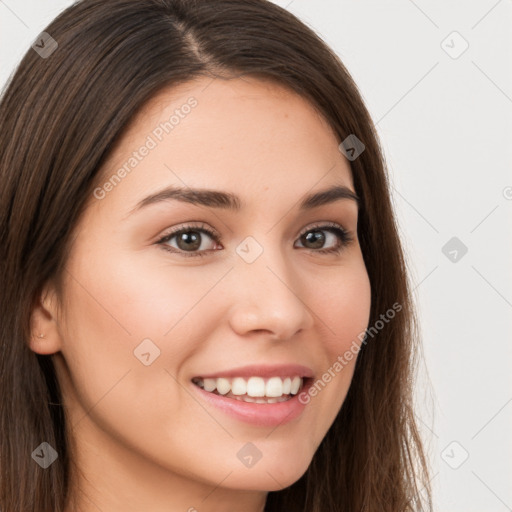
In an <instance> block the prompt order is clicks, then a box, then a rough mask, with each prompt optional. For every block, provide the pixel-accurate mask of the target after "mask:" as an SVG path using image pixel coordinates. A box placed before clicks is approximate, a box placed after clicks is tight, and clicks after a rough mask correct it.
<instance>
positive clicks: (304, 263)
mask: <svg viewBox="0 0 512 512" xmlns="http://www.w3.org/2000/svg"><path fill="white" fill-rule="evenodd" d="M172 116H173V117H172ZM166 123H167V124H166ZM339 142H340V141H339V140H337V138H336V136H335V135H334V134H333V132H332V131H331V129H330V128H329V126H328V125H327V123H326V122H325V121H324V120H323V119H322V118H321V117H320V116H319V115H318V114H317V113H316V111H315V110H314V109H313V108H312V107H311V105H310V104H309V103H308V102H306V101H305V100H304V99H302V98H301V97H299V96H298V95H295V94H293V93H291V92H288V91H286V90H284V89H282V88H280V87H279V86H276V85H272V84H270V83H268V82H263V81H260V80H257V79H255V78H244V79H240V78H237V79H232V80H221V79H216V80H213V82H212V81H211V79H206V78H205V79H201V80H197V81H195V82H189V83H187V84H182V85H180V86H179V87H175V88H173V89H168V90H166V91H164V92H161V93H160V94H159V95H158V96H156V97H155V98H153V99H152V100H151V101H150V102H149V103H148V104H147V105H146V107H145V108H144V109H143V111H141V113H140V114H139V115H138V116H137V117H136V119H135V121H134V122H133V123H132V124H131V125H130V127H129V130H128V131H127V132H126V133H125V135H124V136H123V138H122V139H121V140H120V143H119V144H118V145H117V146H116V148H115V151H114V152H113V153H112V154H111V155H110V158H109V159H108V161H107V162H106V163H105V165H104V166H103V169H102V171H103V172H104V174H103V178H102V180H101V182H100V183H99V185H98V188H97V189H96V190H95V192H94V197H91V199H90V202H89V205H88V208H87V209H86V211H85V213H84V215H83V217H82V218H81V220H80V222H79V224H78V226H77V228H76V231H75V239H74V245H73V247H72V250H71V253H70V256H69V259H68V261H67V264H66V270H65V272H64V286H63V294H62V296H61V297H58V298H57V299H58V303H59V304H60V307H61V311H60V313H59V314H58V315H56V317H55V333H54V334H52V332H53V331H51V330H49V331H47V332H48V336H46V340H47V345H46V347H48V349H47V350H48V352H51V351H54V352H56V353H55V356H54V360H55V364H56V367H57V371H58V376H59V380H60V382H61V385H62V387H63V392H64V402H65V404H66V406H67V407H68V409H69V415H70V425H71V426H72V428H73V436H74V438H75V439H76V441H77V446H78V449H79V455H78V458H77V462H78V464H79V466H80V467H81V468H82V469H83V470H84V471H85V472H86V474H88V475H91V476H90V478H91V479H94V478H97V480H95V481H94V482H95V484H94V486H95V487H96V488H100V487H101V486H102V485H107V484H105V482H110V483H109V484H108V488H109V489H117V488H118V486H119V485H123V486H125V487H126V489H128V490H129V491H130V492H131V491H132V490H133V489H135V488H137V486H139V485H144V486H146V487H147V488H148V489H151V488H152V486H153V489H154V486H157V485H158V483H160V486H162V485H163V482H164V481H165V482H167V486H166V491H168V492H171V491H172V492H173V493H176V492H177V490H176V487H175V486H174V488H172V489H171V488H170V487H172V486H170V485H168V483H169V482H171V481H173V480H172V479H173V478H174V479H176V480H175V481H176V482H177V481H180V482H181V483H182V486H180V490H179V492H182V493H186V492H188V491H187V490H186V489H187V485H188V484H191V485H192V483H193V485H201V486H205V488H207V489H210V490H212V489H213V488H215V487H216V486H218V489H217V491H216V492H220V491H219V489H223V490H226V489H233V490H235V489H238V490H253V491H269V490H276V489H281V488H283V487H286V486H289V485H291V484H292V483H293V482H295V481H296V480H297V479H299V478H300V476H301V475H302V474H303V473H304V472H305V471H306V469H307V467H308V465H309V464H310V462H311V459H312V457H313V454H314V453H315V451H316V449H317V448H318V446H319V444H320V442H321V441H322V439H323V437H324V436H325V435H326V433H327V431H328V429H329V427H330V426H331V424H332V423H333V421H334V419H335V417H336V415H337V413H338V411H339V410H340V408H341V406H342V403H343V401H344V398H345V396H346V393H347V390H348V388H349V385H350V382H351V378H352V375H353V370H354V365H355V361H356V358H355V357H354V358H353V359H352V360H351V361H346V363H345V364H344V365H342V366H343V368H342V369H341V370H339V365H336V364H335V363H336V362H337V361H339V357H343V354H344V353H345V352H346V351H347V350H349V349H350V348H351V346H352V347H353V346H354V340H355V341H357V342H358V343H359V341H358V335H359V334H360V333H361V332H362V331H364V330H365V329H366V327H367V325H368V320H369V311H370V285H369V279H368V275H367V272H366V268H365V264H364V261H363V257H362V254H361V249H360V246H359V242H358V239H357V220H358V208H357V203H356V201H355V200H354V199H352V198H350V197H348V196H347V194H343V193H342V194H339V193H338V194H331V195H324V196H320V197H319V198H317V200H316V201H309V202H308V203H307V204H306V205H305V206H304V205H303V204H302V203H303V202H304V201H305V200H306V198H307V197H308V196H310V195H312V194H317V193H319V192H322V191H326V190H327V189H330V188H332V187H346V189H348V190H351V191H354V187H353V181H352V177H351V170H350V167H349V164H348V162H347V161H346V159H345V157H344V156H343V155H342V153H341V152H340V150H339V149H338V145H339ZM141 148H142V149H141ZM144 148H146V149H144ZM123 166H124V172H123V171H119V169H122V168H123ZM109 180H110V181H109ZM105 184H106V185H105ZM109 184H110V185H109ZM178 188H179V189H180V190H182V196H181V199H180V196H179V195H176V194H175V193H173V192H171V190H172V189H178ZM192 189H194V190H196V189H197V190H198V191H199V193H197V194H192ZM206 190H209V191H212V190H214V191H217V193H218V194H217V195H213V194H208V195H207V194H205V193H204V191H206ZM220 194H222V196H221V195H220ZM225 195H226V197H228V198H229V199H230V201H228V200H227V199H226V198H225V197H224V196H225ZM234 197H236V198H237V199H236V201H233V199H232V198H234ZM231 203H235V204H231ZM234 206H237V208H235V207H234ZM338 228H342V229H344V230H345V231H346V232H347V237H345V236H344V235H343V234H341V235H340V233H342V232H340V231H337V230H338ZM176 230H181V234H174V235H173V231H176ZM208 232H211V233H212V234H209V233H208ZM347 240H348V241H347ZM322 251H323V252H322ZM329 251H330V252H329ZM39 325H40V326H41V325H42V324H39ZM43 328H44V327H43ZM52 343H53V345H52ZM50 347H53V349H52V350H50ZM41 351H42V350H41ZM334 367H336V368H338V371H333V370H332V368H334ZM329 369H331V374H330V379H328V378H327V377H322V376H323V375H324V373H325V372H327V371H328V370H329ZM217 377H219V378H222V377H223V378H227V381H226V380H225V379H221V380H216V378H217ZM235 377H239V378H238V379H236V384H235V383H234V380H233V379H234V378H235ZM251 377H252V378H251ZM272 377H274V378H272ZM276 377H277V379H276ZM280 377H281V378H282V379H279V378H280ZM286 377H288V378H289V379H290V380H289V381H288V382H287V381H286ZM294 377H309V379H307V380H305V384H306V386H310V385H311V384H314V383H315V382H316V381H320V382H322V385H318V384H317V387H318V388H319V391H318V392H317V393H316V394H314V393H311V394H310V393H308V394H307V400H306V399H304V397H306V395H305V394H303V395H301V396H302V399H301V400H299V399H298V397H297V396H295V398H292V399H290V400H288V399H289V397H290V393H291V391H293V389H292V390H290V384H291V385H292V388H293V385H294V383H293V381H294V380H295V385H296V383H297V379H294ZM200 378H208V380H204V381H203V386H204V387H207V388H208V387H211V386H212V385H218V387H219V388H220V389H219V390H217V391H215V392H213V393H212V392H211V391H205V390H204V389H201V388H200V387H199V386H198V385H197V384H196V383H195V382H199V384H200V383H201V381H200V380H198V379H200ZM241 378H242V379H241ZM271 378H272V379H271ZM193 379H194V382H193ZM327 381H329V382H327ZM227 384H231V388H233V387H234V389H233V391H235V392H236V393H238V394H237V395H236V396H238V398H241V397H242V396H244V395H243V394H242V395H240V394H239V393H242V392H243V391H244V385H246V386H248V387H249V394H252V395H261V393H262V392H263V391H264V392H266V393H267V394H270V395H278V397H277V400H278V401H276V398H274V399H273V400H270V402H274V403H268V402H267V403H258V402H254V401H255V400H258V398H257V397H254V396H253V397H252V402H253V403H246V402H245V401H243V400H238V399H236V398H233V397H232V396H233V395H232V393H233V391H229V394H227V395H224V396H221V395H220V394H219V391H220V392H222V393H225V392H226V390H227V387H226V386H227ZM283 386H284V389H283ZM262 390H263V391H262ZM280 395H282V396H280ZM313 395H314V396H313ZM245 396H247V394H245ZM229 397H231V398H229ZM249 400H251V397H249ZM259 400H260V401H264V402H266V401H267V400H268V398H260V399H259ZM279 400H285V401H282V402H281V401H279ZM301 402H303V403H301ZM306 402H307V403H306ZM304 404H305V405H304ZM249 443H250V444H249ZM94 474H96V475H98V476H97V477H94V476H92V475H94ZM204 494H206V492H205V493H204ZM130 496H131V494H130ZM219 496H220V494H219ZM132 499H133V500H137V499H138V494H137V495H136V493H135V491H133V496H132ZM210 499H211V498H210ZM192 505H194V503H191V506H192ZM197 508H198V510H201V508H200V507H199V506H198V507H197Z"/></svg>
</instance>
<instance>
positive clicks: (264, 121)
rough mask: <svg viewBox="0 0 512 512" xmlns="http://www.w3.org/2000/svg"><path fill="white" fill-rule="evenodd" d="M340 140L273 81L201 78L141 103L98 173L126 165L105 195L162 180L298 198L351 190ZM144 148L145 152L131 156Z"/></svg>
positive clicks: (141, 190)
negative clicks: (337, 186)
mask: <svg viewBox="0 0 512 512" xmlns="http://www.w3.org/2000/svg"><path fill="white" fill-rule="evenodd" d="M338 144H339V141H338V138H337V136H336V134H335V133H334V132H333V130H332V128H331V127H330V126H329V124H328V123H327V122H326V120H325V119H324V118H323V117H322V116H321V115H320V114H319V113H318V112H317V110H316V109H315V107H314V106H313V105H312V104H311V103H310V102H308V101H307V100H305V99H304V98H303V97H301V96H299V95H298V94H296V93H294V92H292V91H290V90H289V89H287V88H285V87H283V86H281V85H279V84H276V83H274V82H271V81H269V80H261V79H259V78H255V77H247V76H245V77H242V78H235V79H230V80H226V79H212V78H205V77H202V78H199V79H196V80H193V81H191V82H187V83H184V84H180V85H178V86H174V87H172V88H166V89H164V90H161V91H160V92H159V93H158V94H157V95H155V96H154V97H153V98H151V100H149V101H148V102H147V103H146V104H145V105H144V106H143V108H142V109H141V110H140V111H139V113H138V114H137V115H136V116H135V117H134V119H133V120H132V122H131V123H130V125H129V126H128V127H127V129H126V131H125V132H124V134H123V136H122V137H121V139H120V140H119V141H118V143H117V145H116V147H115V149H114V150H113V152H112V153H111V155H110V157H109V159H108V160H107V162H106V163H105V165H104V168H103V171H104V173H103V178H104V180H105V179H108V178H109V176H112V174H113V173H115V172H116V171H117V170H118V169H120V168H122V167H124V168H125V169H126V170H128V172H127V173H123V174H129V176H127V177H126V179H125V178H123V182H122V183H119V186H116V187H115V188H116V190H115V191H114V193H113V194H111V196H112V198H113V197H114V196H119V195H120V194H118V191H119V190H121V189H123V194H122V195H123V196H124V198H127V197H128V198H129V199H130V200H131V196H133V201H137V200H139V199H140V198H141V197H142V196H143V195H144V194H147V193H153V192H154V191H155V190H156V189H158V188H161V187H162V186H167V185H179V186H185V187H186V186H190V187H199V186H202V187H206V188H211V189H213V188H218V189H223V190H232V191H236V192H237V194H239V195H241V196H244V195H247V196H249V195H251V194H254V193H255V192H264V191H266V190H269V191H270V194H272V193H274V194H276V193H279V197H280V198H282V199H283V200H286V196H289V199H290V200H292V201H293V200H294V201H296V200H297V197H298V196H300V195H302V194H304V193H305V192H307V191H309V190H312V189H314V188H324V187H325V186H327V185H332V184H341V185H345V186H348V187H351V188H352V175H351V170H350V166H349V164H348V162H347V161H346V159H345V158H344V157H343V155H342V154H341V152H340V151H339V149H338ZM144 147H150V148H151V149H149V150H145V151H144V153H145V155H144V156H143V157H142V158H141V157H140V155H138V156H133V155H134V153H137V152H139V153H140V151H139V150H140V149H141V148H144ZM130 158H131V159H132V161H131V164H134V165H133V168H132V169H130V167H131V165H130V164H129V165H128V166H127V165H126V164H127V163H128V162H129V160H130ZM135 160H137V161H135Z"/></svg>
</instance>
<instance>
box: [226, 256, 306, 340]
mask: <svg viewBox="0 0 512 512" xmlns="http://www.w3.org/2000/svg"><path fill="white" fill-rule="evenodd" d="M231 274H232V275H231V280H232V281H231V282H232V286H233V287H234V293H233V294H230V295H231V298H232V306H231V309H230V315H229V319H230V324H231V327H232V329H233V330H234V331H235V332H236V333H237V334H239V335H240V336H246V335H248V334H250V333H251V332H260V333H261V332H264V333H265V334H266V335H267V336H269V337H270V338H271V339H273V340H274V341H278V340H286V339H290V338H292V337H293V336H294V335H296V334H297V333H299V332H300V331H301V330H307V329H309V328H310V327H311V326H312V325H313V323H314V316H313V313H312V310H311V309H310V307H309V305H308V294H307V286H308V285H309V284H310V283H308V276H302V277H300V276H299V275H297V272H294V270H293V268H292V267H291V265H290V263H289V262H287V261H286V259H285V258H284V255H283V254H282V252H281V251H279V250H274V251H270V250H268V249H267V250H265V251H264V252H263V254H262V255H261V256H260V257H259V258H258V259H257V260H256V261H254V262H253V263H250V264H249V263H246V262H245V261H243V260H242V259H240V260H239V261H237V262H236V264H235V269H234V271H233V272H231Z"/></svg>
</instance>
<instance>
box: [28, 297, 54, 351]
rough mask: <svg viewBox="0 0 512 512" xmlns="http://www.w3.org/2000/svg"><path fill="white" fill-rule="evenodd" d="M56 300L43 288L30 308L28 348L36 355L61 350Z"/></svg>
mask: <svg viewBox="0 0 512 512" xmlns="http://www.w3.org/2000/svg"><path fill="white" fill-rule="evenodd" d="M56 299H57V296H56V294H55V292H54V291H53V290H50V289H48V288H46V287H45V289H44V290H43V292H42V293H41V295H39V296H38V298H37V300H36V301H35V303H34V306H33V308H32V312H31V315H30V340H29V347H30V349H31V350H32V351H34V352H36V353H37V354H41V355H48V354H54V353H55V352H58V351H59V350H60V349H61V337H60V332H59V329H58V326H59V324H58V315H57V302H56Z"/></svg>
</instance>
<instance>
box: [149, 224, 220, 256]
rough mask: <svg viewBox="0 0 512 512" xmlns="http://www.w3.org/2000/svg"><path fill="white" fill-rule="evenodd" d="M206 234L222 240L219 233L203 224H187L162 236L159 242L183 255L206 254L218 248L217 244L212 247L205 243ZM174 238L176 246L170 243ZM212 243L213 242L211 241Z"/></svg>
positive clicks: (216, 240) (214, 239)
mask: <svg viewBox="0 0 512 512" xmlns="http://www.w3.org/2000/svg"><path fill="white" fill-rule="evenodd" d="M205 235H206V237H207V238H210V239H211V240H213V241H214V242H216V243H218V242H219V241H220V237H219V235H217V234H216V233H214V232H213V231H211V230H210V229H208V228H206V227H204V224H201V225H200V226H194V225H186V226H182V227H180V228H178V229H174V230H173V231H171V232H170V233H168V234H166V235H165V236H164V237H163V238H161V239H160V240H159V241H158V242H157V244H160V245H161V246H162V247H163V248H164V249H166V250H167V251H169V252H173V253H179V254H180V255H183V256H204V255H205V254H207V252H209V251H211V250H216V249H217V247H216V246H215V244H213V245H214V247H213V248H212V247H211V248H210V249H208V248H207V247H205V245H206V246H207V245H208V243H206V244H205V243H204V238H205ZM174 238H176V246H173V245H172V244H169V242H171V241H172V240H173V239H174ZM210 245H212V244H211V243H210ZM187 253H188V254H187Z"/></svg>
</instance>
